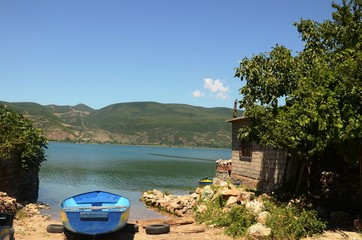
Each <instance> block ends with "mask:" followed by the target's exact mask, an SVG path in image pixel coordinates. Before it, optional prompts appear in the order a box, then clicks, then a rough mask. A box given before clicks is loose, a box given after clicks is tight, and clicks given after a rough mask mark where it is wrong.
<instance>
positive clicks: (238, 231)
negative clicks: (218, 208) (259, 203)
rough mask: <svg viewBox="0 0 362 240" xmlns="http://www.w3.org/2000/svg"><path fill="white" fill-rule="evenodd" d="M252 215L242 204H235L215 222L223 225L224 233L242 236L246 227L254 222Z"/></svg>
mask: <svg viewBox="0 0 362 240" xmlns="http://www.w3.org/2000/svg"><path fill="white" fill-rule="evenodd" d="M255 222H256V221H255V218H254V217H253V215H252V214H251V213H250V212H249V211H248V210H247V209H246V208H245V206H244V205H237V206H235V207H233V208H232V209H231V210H230V211H229V212H227V213H226V214H224V215H223V216H222V217H221V218H220V219H218V220H216V221H215V224H216V225H217V226H220V227H225V233H226V234H227V235H230V236H232V237H240V236H244V235H245V233H246V231H247V230H248V228H249V227H250V226H251V225H253V224H254V223H255Z"/></svg>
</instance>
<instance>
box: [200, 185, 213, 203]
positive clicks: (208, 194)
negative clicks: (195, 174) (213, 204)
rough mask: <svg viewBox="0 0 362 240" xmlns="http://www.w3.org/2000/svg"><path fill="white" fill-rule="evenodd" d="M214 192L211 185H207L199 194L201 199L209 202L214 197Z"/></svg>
mask: <svg viewBox="0 0 362 240" xmlns="http://www.w3.org/2000/svg"><path fill="white" fill-rule="evenodd" d="M214 194H215V193H214V190H212V188H211V185H207V186H205V187H204V188H203V190H202V192H201V199H207V200H210V199H212V197H213V196H214Z"/></svg>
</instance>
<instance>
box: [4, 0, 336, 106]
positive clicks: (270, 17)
mask: <svg viewBox="0 0 362 240" xmlns="http://www.w3.org/2000/svg"><path fill="white" fill-rule="evenodd" d="M337 2H341V1H337ZM331 3H332V1H331V0H273V1H272V0H259V1H254V0H249V1H247V0H31V1H30V0H28V1H26V0H21V1H20V0H0V89H1V95H0V100H2V101H7V102H37V103H40V104H42V105H47V104H57V105H76V104H78V103H84V104H87V105H88V106H90V107H92V108H95V109H100V108H103V107H105V106H107V105H110V104H113V103H121V102H134V101H156V102H160V103H184V104H190V105H195V106H204V107H229V108H232V107H233V102H234V100H235V99H240V98H241V95H239V88H240V87H241V86H242V84H243V83H242V82H241V81H240V80H239V79H237V78H234V68H235V67H238V65H239V61H240V60H242V59H243V58H244V57H251V56H252V55H253V54H258V53H261V52H268V51H270V50H271V49H272V47H274V46H275V45H276V44H279V45H284V46H286V47H288V48H289V49H292V50H293V51H294V52H296V51H300V50H302V48H303V43H302V42H301V39H300V36H299V34H298V32H297V30H296V28H295V27H294V26H293V23H294V22H299V20H300V19H301V18H303V19H312V20H316V21H318V22H321V21H323V20H326V19H331V13H332V12H333V10H334V9H333V8H332V7H331Z"/></svg>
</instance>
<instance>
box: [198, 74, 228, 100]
mask: <svg viewBox="0 0 362 240" xmlns="http://www.w3.org/2000/svg"><path fill="white" fill-rule="evenodd" d="M204 89H205V91H207V92H209V96H211V97H215V98H218V99H228V93H229V88H228V87H226V86H224V83H223V82H222V81H221V80H220V79H216V80H213V79H211V78H204ZM192 96H194V97H203V96H205V92H201V91H200V90H195V91H194V92H192Z"/></svg>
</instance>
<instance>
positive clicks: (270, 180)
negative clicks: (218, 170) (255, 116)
mask: <svg viewBox="0 0 362 240" xmlns="http://www.w3.org/2000/svg"><path fill="white" fill-rule="evenodd" d="M229 122H231V123H232V171H231V178H232V179H233V180H236V181H240V183H241V184H243V185H244V186H247V187H251V188H255V189H259V190H263V191H271V190H275V189H277V188H279V187H281V185H282V184H283V180H284V173H285V168H286V166H287V160H286V153H284V152H280V151H276V150H274V149H272V148H269V147H264V148H261V147H260V146H259V145H258V144H256V143H252V154H251V157H249V158H245V157H240V153H239V142H240V140H239V138H238V133H239V129H240V128H241V127H244V126H247V124H248V121H247V119H246V118H235V119H232V120H229Z"/></svg>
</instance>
